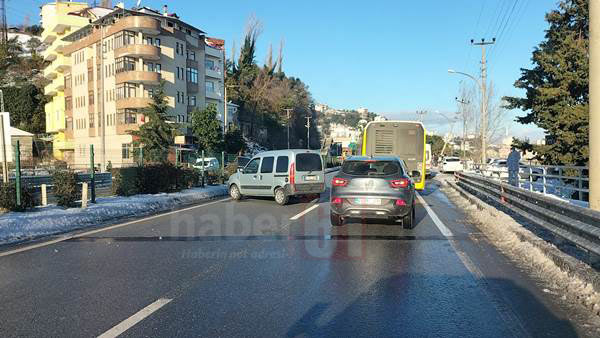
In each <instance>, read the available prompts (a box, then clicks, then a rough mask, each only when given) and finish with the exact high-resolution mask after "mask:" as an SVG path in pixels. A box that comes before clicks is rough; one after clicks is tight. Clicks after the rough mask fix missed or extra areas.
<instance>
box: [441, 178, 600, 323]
mask: <svg viewBox="0 0 600 338" xmlns="http://www.w3.org/2000/svg"><path fill="white" fill-rule="evenodd" d="M444 183H445V186H443V187H442V189H441V190H442V191H443V192H444V193H445V194H446V196H448V198H449V199H450V200H451V201H452V202H453V203H455V204H456V205H457V206H458V207H459V208H462V209H463V210H465V211H466V213H467V215H468V216H469V218H470V219H471V221H472V222H473V223H474V224H475V225H476V226H477V227H478V228H479V229H480V230H481V231H482V232H483V233H484V234H485V236H486V237H487V238H488V240H489V241H490V242H491V243H492V244H493V245H495V246H496V247H497V248H498V249H500V251H501V252H502V253H504V254H505V255H506V256H507V257H508V258H510V259H511V260H512V261H513V262H515V263H516V264H517V265H519V266H521V267H523V268H526V269H527V270H528V271H530V272H531V273H532V274H533V275H534V277H536V278H537V279H539V280H541V281H544V283H545V284H547V286H548V288H549V289H551V290H548V289H544V292H551V293H553V294H555V295H561V299H562V300H567V299H569V300H571V301H573V302H574V303H580V304H583V305H584V306H586V307H587V308H588V309H590V310H592V312H593V313H594V314H595V315H600V294H599V293H598V292H596V290H595V289H594V285H593V284H595V283H592V282H590V281H589V277H590V276H584V275H583V274H589V273H590V270H593V269H592V268H590V267H589V266H587V265H586V264H584V263H582V262H579V261H577V260H576V259H574V258H572V257H570V256H568V255H566V254H565V253H563V252H561V251H560V250H559V249H558V248H557V247H556V246H554V245H553V244H550V243H548V242H546V241H544V240H542V239H540V238H539V237H537V236H536V235H535V234H534V233H532V232H531V231H529V230H527V229H525V228H524V227H523V226H521V225H520V224H519V223H517V222H516V221H515V220H514V219H513V218H512V217H511V216H510V215H508V214H506V213H504V212H502V211H500V210H498V209H496V208H494V207H492V206H490V205H488V204H487V203H485V202H483V201H482V200H480V199H478V198H477V197H475V196H473V195H471V194H470V193H468V192H466V191H462V189H461V188H460V187H458V186H456V185H454V184H451V183H450V182H444ZM448 186H452V188H454V189H450V188H448ZM463 192H464V193H465V194H466V195H467V196H466V198H465V196H463ZM499 225H501V226H499ZM594 274H595V275H596V276H597V275H598V273H597V272H596V271H594ZM586 280H587V281H586ZM546 290H548V291H546Z"/></svg>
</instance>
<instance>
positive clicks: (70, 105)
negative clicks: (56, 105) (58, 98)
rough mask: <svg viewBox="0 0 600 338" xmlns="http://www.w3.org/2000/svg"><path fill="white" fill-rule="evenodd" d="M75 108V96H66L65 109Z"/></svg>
mask: <svg viewBox="0 0 600 338" xmlns="http://www.w3.org/2000/svg"><path fill="white" fill-rule="evenodd" d="M72 109H73V98H72V97H71V96H67V97H65V110H72Z"/></svg>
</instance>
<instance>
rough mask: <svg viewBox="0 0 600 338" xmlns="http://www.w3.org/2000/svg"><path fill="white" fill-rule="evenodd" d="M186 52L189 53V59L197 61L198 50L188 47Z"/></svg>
mask: <svg viewBox="0 0 600 338" xmlns="http://www.w3.org/2000/svg"><path fill="white" fill-rule="evenodd" d="M185 53H186V54H187V58H188V60H192V61H196V52H194V51H193V50H189V49H188V50H187V51H186V52H185Z"/></svg>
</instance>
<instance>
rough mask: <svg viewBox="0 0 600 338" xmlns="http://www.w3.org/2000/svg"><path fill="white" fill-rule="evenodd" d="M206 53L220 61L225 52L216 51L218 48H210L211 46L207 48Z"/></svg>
mask: <svg viewBox="0 0 600 338" xmlns="http://www.w3.org/2000/svg"><path fill="white" fill-rule="evenodd" d="M204 52H205V54H206V55H209V56H212V57H215V58H219V59H220V58H221V57H223V51H222V50H219V49H216V48H212V47H209V46H206V48H204Z"/></svg>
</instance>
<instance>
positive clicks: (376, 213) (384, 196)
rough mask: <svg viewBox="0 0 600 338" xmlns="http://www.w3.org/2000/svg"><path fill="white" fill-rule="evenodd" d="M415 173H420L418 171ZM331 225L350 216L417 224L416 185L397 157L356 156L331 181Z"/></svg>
mask: <svg viewBox="0 0 600 338" xmlns="http://www.w3.org/2000/svg"><path fill="white" fill-rule="evenodd" d="M413 174H414V175H420V173H419V172H418V171H415V172H413ZM330 202H331V203H330V204H331V212H330V218H331V224H332V225H334V226H339V225H342V224H343V222H344V219H346V218H363V219H364V218H367V219H370V218H374V219H385V220H391V221H395V222H396V221H402V225H403V227H404V228H406V229H411V228H413V227H414V225H415V220H414V219H415V186H414V184H413V182H412V179H411V177H410V176H409V175H408V170H407V169H406V165H405V163H404V162H403V161H402V160H401V159H399V158H397V157H380V156H378V157H364V156H352V157H350V158H348V159H346V161H345V162H344V165H343V166H342V168H341V170H340V171H339V173H338V174H337V175H336V176H335V177H334V178H333V180H332V181H331V200H330Z"/></svg>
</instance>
